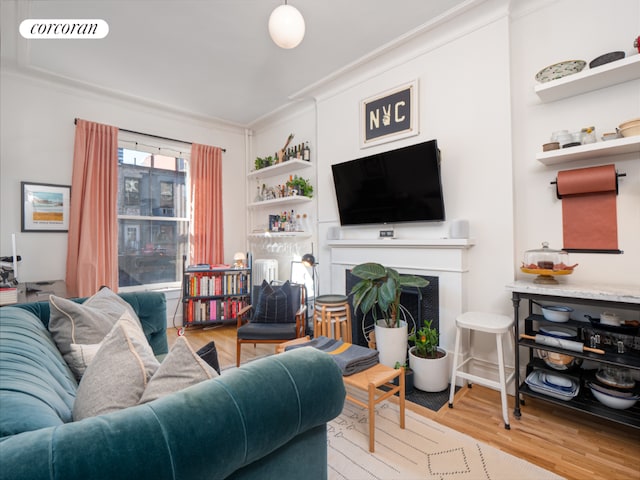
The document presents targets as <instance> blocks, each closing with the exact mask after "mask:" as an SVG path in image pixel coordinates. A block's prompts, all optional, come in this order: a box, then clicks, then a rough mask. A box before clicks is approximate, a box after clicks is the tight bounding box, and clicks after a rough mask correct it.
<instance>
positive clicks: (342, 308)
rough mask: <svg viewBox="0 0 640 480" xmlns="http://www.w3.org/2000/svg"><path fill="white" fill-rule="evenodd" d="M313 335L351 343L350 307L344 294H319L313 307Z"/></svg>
mask: <svg viewBox="0 0 640 480" xmlns="http://www.w3.org/2000/svg"><path fill="white" fill-rule="evenodd" d="M313 335H314V337H319V336H325V337H329V338H334V339H336V340H343V341H345V342H348V343H351V307H350V306H349V299H348V297H347V296H346V295H335V294H329V295H320V296H319V297H316V299H315V303H314V309H313Z"/></svg>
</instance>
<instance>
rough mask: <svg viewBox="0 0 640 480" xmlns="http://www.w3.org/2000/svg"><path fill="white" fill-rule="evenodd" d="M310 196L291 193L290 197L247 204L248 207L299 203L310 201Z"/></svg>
mask: <svg viewBox="0 0 640 480" xmlns="http://www.w3.org/2000/svg"><path fill="white" fill-rule="evenodd" d="M311 201H312V199H311V198H309V197H305V196H302V195H293V196H291V197H282V198H274V199H273V200H264V201H262V202H254V203H250V204H249V205H247V207H249V208H261V207H273V206H276V205H300V204H304V203H310V202H311Z"/></svg>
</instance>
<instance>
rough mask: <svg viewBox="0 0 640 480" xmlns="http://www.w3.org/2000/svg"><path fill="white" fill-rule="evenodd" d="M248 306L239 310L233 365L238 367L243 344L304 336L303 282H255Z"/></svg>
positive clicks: (278, 340)
mask: <svg viewBox="0 0 640 480" xmlns="http://www.w3.org/2000/svg"><path fill="white" fill-rule="evenodd" d="M251 302H252V304H251V305H247V306H246V307H244V308H243V309H241V310H240V312H238V319H237V344H236V365H237V366H240V356H241V348H242V344H243V343H253V344H254V346H255V344H257V343H274V344H277V343H282V342H285V341H287V340H293V339H295V338H300V337H304V335H305V329H306V325H305V324H306V316H307V315H306V308H307V307H306V298H305V289H304V286H303V285H298V284H295V283H289V282H288V281H287V282H285V283H284V284H283V285H272V284H269V283H267V282H266V281H263V282H262V285H254V286H253V290H252V295H251Z"/></svg>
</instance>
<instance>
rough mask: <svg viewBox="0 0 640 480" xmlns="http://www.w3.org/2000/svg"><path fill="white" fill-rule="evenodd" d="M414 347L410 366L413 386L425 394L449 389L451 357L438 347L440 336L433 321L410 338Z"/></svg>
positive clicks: (410, 356) (410, 353)
mask: <svg viewBox="0 0 640 480" xmlns="http://www.w3.org/2000/svg"><path fill="white" fill-rule="evenodd" d="M409 341H412V342H414V346H413V347H411V348H410V349H409V366H410V367H411V369H412V370H413V385H414V386H415V387H416V388H417V389H419V390H423V391H425V392H441V391H443V390H445V389H447V388H448V387H449V377H450V372H449V357H448V355H447V351H446V350H444V349H443V348H440V347H439V346H438V341H439V334H438V331H437V330H436V329H435V328H432V327H431V320H425V321H424V326H423V327H422V328H420V329H419V330H418V331H414V332H412V333H411V335H410V336H409Z"/></svg>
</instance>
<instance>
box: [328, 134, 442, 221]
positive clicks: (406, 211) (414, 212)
mask: <svg viewBox="0 0 640 480" xmlns="http://www.w3.org/2000/svg"><path fill="white" fill-rule="evenodd" d="M331 168H332V170H333V184H334V186H335V191H336V197H337V200H338V211H339V213H340V224H341V225H364V224H376V223H401V222H433V221H443V220H444V219H445V215H444V199H443V195H442V180H441V177H440V150H439V149H438V142H437V141H436V140H430V141H428V142H423V143H419V144H416V145H411V146H408V147H403V148H398V149H395V150H390V151H388V152H382V153H377V154H375V155H370V156H368V157H363V158H358V159H355V160H350V161H347V162H343V163H337V164H335V165H332V167H331Z"/></svg>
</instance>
